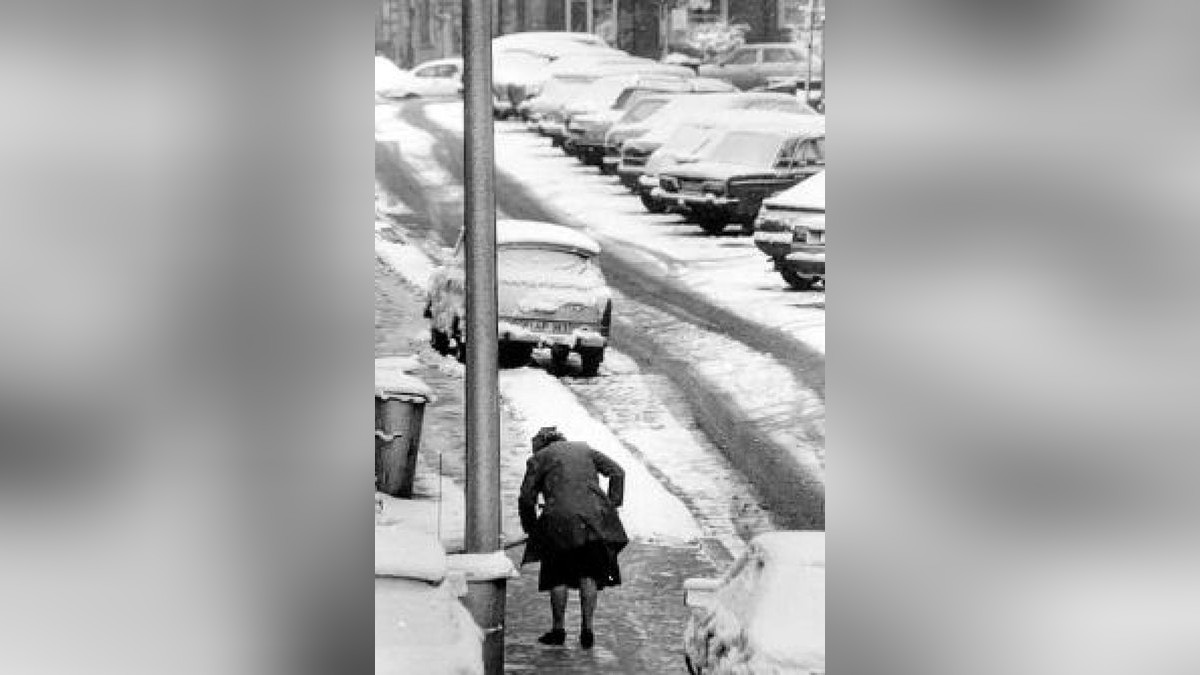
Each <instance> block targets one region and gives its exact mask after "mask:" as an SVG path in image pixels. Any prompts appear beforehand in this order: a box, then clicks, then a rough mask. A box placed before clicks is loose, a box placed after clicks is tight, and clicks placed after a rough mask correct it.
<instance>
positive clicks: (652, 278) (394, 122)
mask: <svg viewBox="0 0 1200 675" xmlns="http://www.w3.org/2000/svg"><path fill="white" fill-rule="evenodd" d="M461 110H462V108H461V104H460V103H458V102H453V101H451V102H428V103H412V104H407V105H401V106H378V107H377V109H376V130H377V137H376V176H377V182H378V185H377V189H378V190H379V191H380V193H381V196H380V197H379V199H380V201H381V203H382V204H383V207H382V210H384V211H387V210H388V209H392V210H396V212H397V216H396V217H395V218H393V220H394V221H395V228H396V234H395V236H393V237H392V239H394V240H398V241H401V240H402V241H403V242H404V246H405V247H407V248H409V249H416V250H419V251H420V252H421V254H422V255H423V260H422V261H412V260H411V257H412V253H410V252H406V251H404V250H401V249H400V248H397V247H398V246H399V245H398V244H394V243H390V242H389V241H388V240H387V237H384V236H377V241H378V242H380V243H379V245H380V246H382V248H383V249H384V250H387V249H388V248H389V247H391V248H392V249H393V250H392V251H391V253H388V254H386V255H391V256H393V257H397V258H401V259H404V260H405V262H404V263H403V264H402V266H410V267H412V268H413V269H414V270H419V273H417V276H418V277H420V278H419V279H417V280H416V283H417V284H418V286H420V285H423V284H424V280H427V279H428V275H429V273H430V272H431V270H432V267H433V265H434V264H435V263H436V261H438V260H440V259H442V258H444V257H445V256H446V254H447V248H446V247H448V246H451V245H453V243H454V241H455V240H456V238H457V235H458V232H459V230H460V228H461V222H462V220H461V218H462V203H461V195H462V188H461V179H460V176H461V171H462V167H461V154H460V152H461V121H460V120H459V118H458V116H460V115H461ZM497 157H498V167H497V168H498V175H497V179H498V181H499V187H498V190H497V204H496V206H497V214H498V217H500V218H505V217H510V218H526V219H533V220H545V221H548V222H557V223H560V224H565V225H570V226H573V227H578V228H580V229H583V230H585V231H587V232H588V233H589V234H591V235H592V236H593V237H595V238H597V239H598V240H600V241H601V242H602V244H603V246H604V256H603V258H602V266H603V267H604V270H605V273H606V276H608V278H609V283H610V285H611V286H612V288H613V291H614V306H615V307H616V310H615V311H614V318H613V338H612V340H613V345H614V347H616V348H617V349H618V350H619V351H621V352H623V353H624V354H625V355H626V356H628V357H629V359H628V361H629V362H630V363H634V364H636V365H638V366H639V367H641V369H642V370H643V371H645V372H647V373H649V374H650V375H653V376H656V377H661V378H662V379H663V380H669V381H670V382H671V384H672V386H674V387H676V388H678V389H680V390H683V391H685V392H686V393H687V395H686V396H685V397H684V398H685V399H686V403H685V404H684V406H683V408H684V409H683V410H681V411H680V414H681V415H683V416H686V417H689V418H692V420H693V421H692V423H693V425H694V426H696V427H697V428H698V430H699V432H700V435H702V436H704V437H705V438H706V440H707V442H710V443H712V444H713V445H714V446H715V447H718V448H719V449H720V450H722V451H723V452H724V453H725V455H726V458H727V459H730V460H732V464H733V470H734V471H733V472H734V473H736V474H739V478H740V479H743V480H747V481H749V482H750V483H751V484H754V485H755V486H756V489H757V490H758V491H759V492H760V494H761V495H762V497H763V499H764V500H765V501H766V502H767V503H768V504H769V505H770V506H772V507H775V513H776V515H777V516H778V517H779V519H780V521H781V522H782V524H783V525H784V526H787V527H806V526H814V525H815V526H820V524H821V523H822V522H823V518H824V514H823V499H824V487H823V486H824V463H825V449H824V401H823V397H824V353H823V351H824V350H823V347H824V339H823V334H824V326H823V322H824V294H823V293H813V292H808V293H805V292H797V291H792V290H785V284H784V283H783V282H782V280H781V279H779V277H778V275H777V274H776V273H775V272H774V271H772V270H771V269H770V268H769V265H768V264H767V262H766V258H765V257H764V256H763V255H762V254H761V253H760V252H759V251H758V250H757V249H756V248H755V247H754V246H753V244H752V242H751V241H750V240H749V238H747V237H735V236H726V237H709V236H704V235H702V234H700V232H699V229H698V228H696V227H695V226H694V225H688V224H684V223H682V222H680V218H679V217H678V216H674V215H660V216H654V215H650V214H646V213H637V212H636V211H637V210H640V209H641V206H640V202H639V201H638V200H637V198H636V197H634V196H632V195H630V194H629V193H627V192H626V191H625V190H624V189H623V188H621V187H620V186H619V185H617V184H615V182H614V179H612V178H611V177H605V176H601V175H599V174H598V173H596V172H595V170H594V169H587V168H584V167H582V166H580V165H578V164H576V163H575V162H574V160H573V159H570V158H567V157H565V156H562V155H561V154H560V153H558V151H557V150H554V149H551V148H550V147H549V144H548V141H547V140H546V139H543V138H540V137H536V136H534V135H532V134H530V133H529V132H527V131H526V130H525V129H524V127H523V126H521V125H518V124H516V123H506V122H500V123H498V124H497ZM693 230H694V231H693ZM430 260H432V261H434V262H433V263H431V262H429V261H430ZM752 296H753V297H752ZM618 363H619V360H617V359H610V361H609V362H608V363H606V364H605V365H604V367H603V371H602V374H605V373H609V372H611V371H612V370H613V368H614V367H615V366H616V364H618ZM578 381H579V382H584V380H582V379H581V380H578ZM599 381H604V377H601V378H599ZM606 405H607V402H606V401H603V400H601V401H596V402H594V403H593V404H592V406H591V407H592V409H594V410H599V411H603V410H605V409H606ZM610 418H611V419H612V420H613V423H612V424H611V425H610V426H611V427H612V428H613V429H614V431H615V433H616V434H617V435H618V436H625V437H629V436H630V435H631V434H632V433H633V432H632V431H630V430H628V429H625V428H624V426H625V422H624V421H621V420H618V419H616V418H615V417H612V416H610ZM649 445H650V446H654V447H657V446H656V445H655V444H649ZM661 475H662V476H665V475H666V474H661Z"/></svg>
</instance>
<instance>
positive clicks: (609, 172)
mask: <svg viewBox="0 0 1200 675" xmlns="http://www.w3.org/2000/svg"><path fill="white" fill-rule="evenodd" d="M600 173H601V175H604V176H615V175H617V165H616V164H605V163H604V158H603V157H601V158H600Z"/></svg>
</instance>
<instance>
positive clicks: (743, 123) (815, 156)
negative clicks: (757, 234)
mask: <svg viewBox="0 0 1200 675" xmlns="http://www.w3.org/2000/svg"><path fill="white" fill-rule="evenodd" d="M735 119H736V120H737V123H736V124H731V125H730V126H729V127H728V128H725V129H723V130H720V131H719V132H718V133H717V134H716V135H715V136H714V138H713V139H712V140H711V142H709V143H707V144H705V146H704V147H703V148H702V149H701V150H700V151H699V152H698V154H695V155H692V156H687V157H679V158H677V159H676V160H675V162H674V164H672V165H671V166H669V167H667V168H666V169H664V170H662V171H661V172H660V173H659V179H658V182H659V187H658V188H656V189H655V190H654V191H653V192H652V196H654V197H657V198H659V199H665V200H667V201H668V202H671V203H674V204H676V205H677V206H678V207H679V208H680V209H683V210H684V211H685V212H686V213H688V214H690V215H691V216H692V217H694V218H695V219H696V221H697V222H698V223H699V224H700V227H701V228H703V229H704V231H705V232H707V233H709V234H720V233H721V232H723V231H724V230H725V227H726V226H727V225H728V224H729V223H739V224H741V225H742V229H743V231H745V232H746V233H751V232H753V231H754V220H755V218H756V217H757V216H758V209H759V206H760V205H761V204H762V200H763V199H765V198H766V197H769V196H771V195H773V194H775V193H777V192H780V191H782V190H785V189H787V188H789V187H791V186H792V185H795V184H796V183H798V182H800V181H801V180H804V179H805V178H807V177H809V176H811V175H812V174H814V173H817V172H818V171H820V170H822V169H824V168H825V118H824V117H815V116H809V115H785V114H781V113H761V112H743V113H741V114H740V115H738V116H737V117H736V118H735Z"/></svg>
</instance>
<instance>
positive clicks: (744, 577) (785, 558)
mask: <svg viewBox="0 0 1200 675" xmlns="http://www.w3.org/2000/svg"><path fill="white" fill-rule="evenodd" d="M683 587H684V591H685V603H686V604H687V606H688V608H689V609H690V610H691V615H690V617H689V619H688V623H687V628H686V629H685V631H684V654H685V656H684V660H685V664H686V665H687V669H688V672H689V673H691V675H717V674H719V673H791V674H795V675H825V533H824V532H771V533H768V534H761V535H759V536H757V537H755V538H754V539H753V540H752V541H751V542H750V545H749V547H748V549H747V550H746V553H745V554H744V555H742V556H741V557H740V558H738V560H737V561H736V562H735V563H734V564H733V566H732V567H730V568H729V570H728V571H727V572H725V574H724V575H722V576H721V577H719V578H717V579H688V580H687V581H685V582H684V586H683Z"/></svg>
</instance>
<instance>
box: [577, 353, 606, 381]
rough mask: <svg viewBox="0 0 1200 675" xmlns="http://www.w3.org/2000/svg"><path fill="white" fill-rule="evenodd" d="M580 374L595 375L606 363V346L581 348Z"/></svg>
mask: <svg viewBox="0 0 1200 675" xmlns="http://www.w3.org/2000/svg"><path fill="white" fill-rule="evenodd" d="M579 361H580V364H581V366H580V369H579V370H580V375H583V376H584V377H595V376H596V374H597V373H599V372H600V364H601V363H604V347H583V348H581V349H580V350H579Z"/></svg>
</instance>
